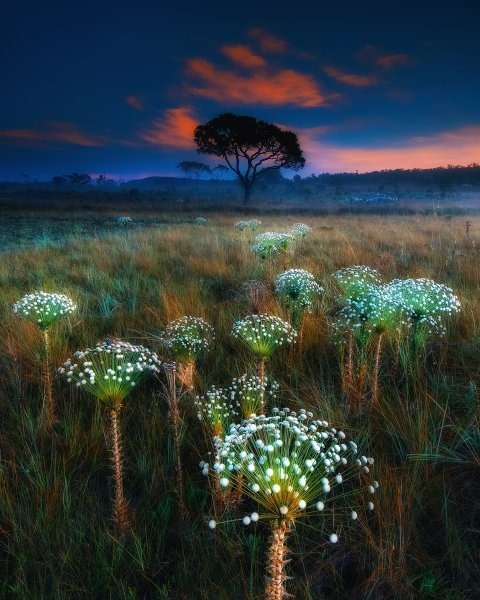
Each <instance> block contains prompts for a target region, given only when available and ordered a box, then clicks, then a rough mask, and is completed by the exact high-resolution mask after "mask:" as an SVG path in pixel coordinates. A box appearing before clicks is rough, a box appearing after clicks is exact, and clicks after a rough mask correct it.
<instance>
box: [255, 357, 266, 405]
mask: <svg viewBox="0 0 480 600" xmlns="http://www.w3.org/2000/svg"><path fill="white" fill-rule="evenodd" d="M257 371H258V377H259V379H260V413H262V414H263V413H264V412H265V359H264V358H262V359H261V360H260V362H259V363H258V365H257Z"/></svg>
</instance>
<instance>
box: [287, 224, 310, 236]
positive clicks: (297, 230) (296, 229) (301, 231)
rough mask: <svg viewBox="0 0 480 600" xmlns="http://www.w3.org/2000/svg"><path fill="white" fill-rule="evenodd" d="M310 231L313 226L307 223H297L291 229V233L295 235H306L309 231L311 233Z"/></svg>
mask: <svg viewBox="0 0 480 600" xmlns="http://www.w3.org/2000/svg"><path fill="white" fill-rule="evenodd" d="M310 231H312V228H311V227H309V226H308V225H305V223H295V224H294V225H293V227H292V228H291V229H290V233H291V234H292V235H293V236H294V237H305V236H306V235H307V233H310Z"/></svg>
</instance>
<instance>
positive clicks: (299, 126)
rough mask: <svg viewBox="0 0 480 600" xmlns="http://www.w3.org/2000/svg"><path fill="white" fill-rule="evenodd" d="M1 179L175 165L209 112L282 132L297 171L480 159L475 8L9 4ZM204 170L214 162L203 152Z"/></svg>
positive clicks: (2, 65) (0, 68)
mask: <svg viewBox="0 0 480 600" xmlns="http://www.w3.org/2000/svg"><path fill="white" fill-rule="evenodd" d="M2 13H3V15H2V19H1V22H0V76H1V81H2V93H1V94H0V180H6V179H9V180H19V179H21V177H20V174H21V173H26V174H28V175H29V176H31V177H32V178H38V179H45V180H48V179H50V178H51V177H52V176H53V175H59V174H64V173H70V172H72V171H80V172H88V173H90V174H92V175H93V176H95V175H96V174H99V173H105V174H107V175H108V176H111V177H114V178H124V179H131V178H136V177H143V176H148V175H179V171H178V169H176V165H177V163H178V162H179V161H181V160H201V161H203V162H205V161H207V160H208V159H207V158H206V157H205V156H204V155H202V156H200V157H199V156H198V155H197V153H196V150H195V146H194V144H193V140H192V133H193V129H194V128H195V126H196V125H197V124H198V123H202V122H206V121H208V120H209V119H211V118H213V117H215V116H217V115H218V114H221V113H222V112H227V111H228V112H234V113H236V114H246V115H252V116H255V117H258V118H261V119H264V120H266V121H269V122H273V123H276V124H278V125H280V126H282V127H287V128H289V129H292V130H293V131H295V132H296V133H297V134H298V136H299V139H300V143H301V146H302V148H303V150H304V154H305V157H306V159H307V164H306V167H305V169H304V170H303V171H302V172H301V173H300V174H301V175H302V176H305V175H308V174H310V173H313V172H314V173H317V174H318V173H321V172H325V171H329V172H338V171H356V170H358V171H359V172H363V171H370V170H377V169H385V168H387V169H388V168H413V167H419V168H423V167H433V166H439V165H447V164H469V163H472V162H480V25H479V23H480V5H479V4H478V3H475V2H471V0H468V1H467V0H458V1H456V2H445V1H442V0H438V1H436V2H433V1H430V0H428V1H423V2H421V1H419V0H417V2H411V1H410V0H408V1H404V2H385V1H384V2H376V1H370V2H369V1H365V2H354V3H349V2H336V3H332V2H329V3H326V2H321V1H310V2H307V1H305V0H297V1H296V2H294V3H291V5H290V7H289V8H286V9H282V8H281V4H280V3H278V2H265V1H264V2H263V3H254V4H253V3H249V2H248V3H243V4H242V3H225V2H217V1H209V2H203V3H200V2H198V3H197V2H195V3H194V2H191V1H189V0H184V1H182V2H169V3H164V2H158V1H157V2H142V1H139V2H135V3H134V2H129V3H116V2H115V3H114V2H101V1H100V2H96V3H94V2H89V1H88V0H87V1H85V2H82V3H72V2H66V1H62V2H60V1H59V2H52V1H50V2H49V1H48V0H47V1H46V2H43V3H41V2H33V1H26V2H22V3H20V2H9V3H8V5H7V6H6V7H4V8H3V9H2ZM210 164H211V165H214V164H216V163H215V161H213V160H212V161H211V162H210Z"/></svg>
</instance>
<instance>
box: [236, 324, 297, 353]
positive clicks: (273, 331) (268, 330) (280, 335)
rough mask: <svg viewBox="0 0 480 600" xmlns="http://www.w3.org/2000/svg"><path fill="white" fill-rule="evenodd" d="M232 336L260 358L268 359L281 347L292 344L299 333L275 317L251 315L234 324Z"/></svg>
mask: <svg viewBox="0 0 480 600" xmlns="http://www.w3.org/2000/svg"><path fill="white" fill-rule="evenodd" d="M232 335H233V337H235V338H237V339H239V340H241V341H242V342H244V343H245V344H246V345H247V346H248V347H249V348H250V349H251V350H252V352H254V354H256V356H258V357H259V358H268V357H269V356H270V355H271V354H272V353H273V351H274V350H275V349H276V348H278V347H279V346H282V345H284V344H291V343H292V342H293V341H294V340H295V337H296V335H297V332H296V331H295V329H293V327H291V325H290V324H289V323H287V322H286V321H283V320H282V319H280V318H279V317H276V316H274V315H249V316H247V317H245V318H244V319H241V320H239V321H236V322H235V323H234V325H233V329H232Z"/></svg>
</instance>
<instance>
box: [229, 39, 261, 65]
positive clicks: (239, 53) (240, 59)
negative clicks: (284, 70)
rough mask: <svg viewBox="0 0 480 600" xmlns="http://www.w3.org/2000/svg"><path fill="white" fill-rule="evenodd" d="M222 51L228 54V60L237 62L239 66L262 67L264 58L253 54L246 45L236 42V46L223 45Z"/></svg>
mask: <svg viewBox="0 0 480 600" xmlns="http://www.w3.org/2000/svg"><path fill="white" fill-rule="evenodd" d="M222 52H223V53H224V54H225V56H228V58H229V59H230V60H232V61H233V62H235V63H237V64H238V65H240V66H241V67H247V68H255V67H264V66H265V65H266V62H265V59H263V58H262V57H261V56H258V55H257V54H254V53H253V52H252V51H251V50H250V48H249V47H248V46H244V45H242V44H238V45H237V46H224V47H223V48H222Z"/></svg>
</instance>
